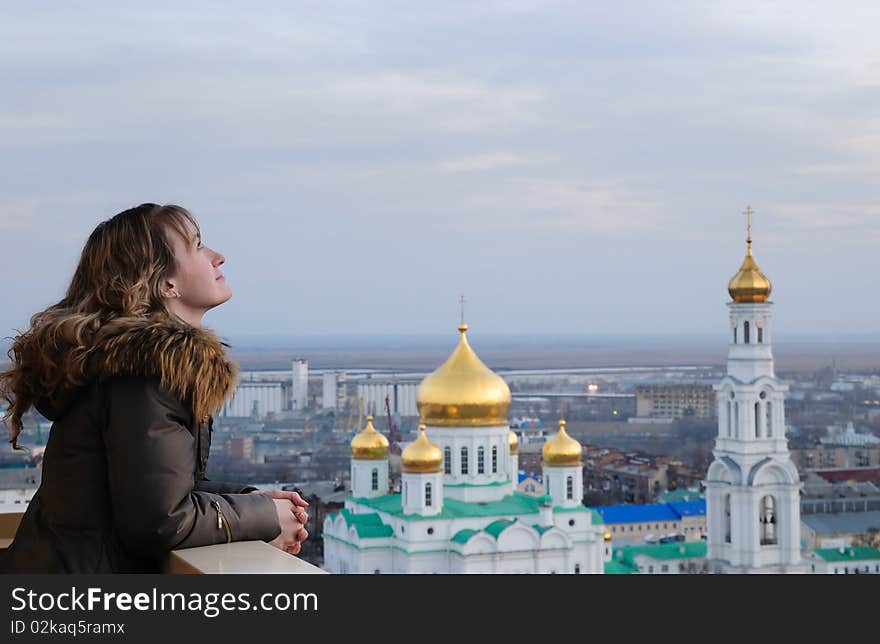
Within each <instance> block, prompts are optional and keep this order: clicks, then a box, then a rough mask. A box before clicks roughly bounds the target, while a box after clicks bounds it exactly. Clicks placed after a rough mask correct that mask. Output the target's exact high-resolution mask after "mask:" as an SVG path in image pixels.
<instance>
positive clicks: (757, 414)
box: [755, 403, 761, 438]
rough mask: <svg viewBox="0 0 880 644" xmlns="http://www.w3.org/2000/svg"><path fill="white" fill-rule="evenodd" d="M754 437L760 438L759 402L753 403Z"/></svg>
mask: <svg viewBox="0 0 880 644" xmlns="http://www.w3.org/2000/svg"><path fill="white" fill-rule="evenodd" d="M755 438H761V403H755Z"/></svg>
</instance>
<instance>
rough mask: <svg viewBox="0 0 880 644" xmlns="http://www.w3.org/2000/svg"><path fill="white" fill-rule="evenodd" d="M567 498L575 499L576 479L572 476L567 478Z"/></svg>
mask: <svg viewBox="0 0 880 644" xmlns="http://www.w3.org/2000/svg"><path fill="white" fill-rule="evenodd" d="M565 498H566V499H573V498H574V478H573V477H571V476H567V477H565Z"/></svg>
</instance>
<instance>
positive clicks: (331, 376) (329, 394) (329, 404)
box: [321, 371, 346, 411]
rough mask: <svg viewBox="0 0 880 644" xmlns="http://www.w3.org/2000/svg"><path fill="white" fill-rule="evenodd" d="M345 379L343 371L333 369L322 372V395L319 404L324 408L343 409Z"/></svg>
mask: <svg viewBox="0 0 880 644" xmlns="http://www.w3.org/2000/svg"><path fill="white" fill-rule="evenodd" d="M345 381H346V377H345V372H344V371H333V372H328V373H325V374H324V376H323V385H324V387H323V396H322V398H321V406H322V407H323V408H324V409H334V410H336V411H342V410H343V409H345V401H346V391H345V387H346V385H345Z"/></svg>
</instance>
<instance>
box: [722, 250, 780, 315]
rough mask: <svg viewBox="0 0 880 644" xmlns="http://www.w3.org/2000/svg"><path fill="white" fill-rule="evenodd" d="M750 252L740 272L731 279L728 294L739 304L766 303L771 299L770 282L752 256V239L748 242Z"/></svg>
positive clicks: (748, 251) (747, 253)
mask: <svg viewBox="0 0 880 644" xmlns="http://www.w3.org/2000/svg"><path fill="white" fill-rule="evenodd" d="M746 242H747V244H748V250H747V252H746V258H745V259H744V260H743V263H742V266H740V267H739V272H737V274H736V275H734V276H733V277H732V278H730V282H729V283H728V284H727V292H728V293H730V297H732V298H733V301H734V302H736V303H737V304H743V303H749V302H751V303H755V302H766V301H767V298H768V297H770V289H771V285H770V280H769V279H768V278H767V276H766V275H764V273H762V272H761V269H760V268H758V262H756V261H755V258H754V257H753V256H752V238H751V236H749V238H748V239H747V240H746Z"/></svg>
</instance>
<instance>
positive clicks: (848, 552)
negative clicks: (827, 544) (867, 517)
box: [813, 546, 880, 562]
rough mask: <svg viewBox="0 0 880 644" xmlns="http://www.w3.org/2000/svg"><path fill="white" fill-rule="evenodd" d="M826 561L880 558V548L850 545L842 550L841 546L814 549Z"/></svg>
mask: <svg viewBox="0 0 880 644" xmlns="http://www.w3.org/2000/svg"><path fill="white" fill-rule="evenodd" d="M813 552H815V553H816V554H817V555H819V556H820V557H821V558H822V559H823V560H824V561H829V562H838V561H841V562H843V561H866V560H873V559H880V550H878V549H877V548H872V547H871V546H848V547H846V548H844V549H843V552H841V551H840V548H817V549H816V550H814V551H813Z"/></svg>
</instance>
